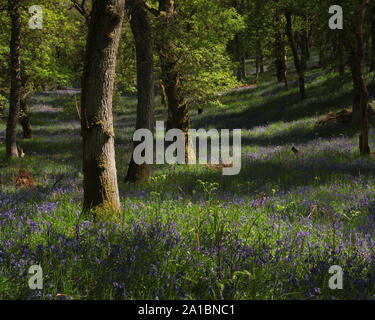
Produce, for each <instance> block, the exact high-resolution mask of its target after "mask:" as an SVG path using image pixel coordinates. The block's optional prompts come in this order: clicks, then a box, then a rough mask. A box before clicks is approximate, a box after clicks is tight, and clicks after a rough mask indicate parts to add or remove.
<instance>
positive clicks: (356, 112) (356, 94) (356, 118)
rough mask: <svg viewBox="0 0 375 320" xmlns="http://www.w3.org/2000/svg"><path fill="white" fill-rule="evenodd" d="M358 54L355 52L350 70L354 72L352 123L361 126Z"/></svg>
mask: <svg viewBox="0 0 375 320" xmlns="http://www.w3.org/2000/svg"><path fill="white" fill-rule="evenodd" d="M356 60H357V58H356V53H355V52H353V53H352V55H351V64H350V70H351V72H352V79H353V106H352V123H353V124H354V125H358V126H359V125H360V104H361V92H360V87H359V82H358V79H357V76H358V72H357V68H358V64H357V61H356Z"/></svg>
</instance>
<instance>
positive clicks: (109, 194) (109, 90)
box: [81, 0, 125, 212]
mask: <svg viewBox="0 0 375 320" xmlns="http://www.w3.org/2000/svg"><path fill="white" fill-rule="evenodd" d="M124 10H125V1H124V0H94V1H93V7H92V11H91V17H90V24H89V32H88V37H87V44H86V57H85V66H84V71H83V78H82V95H81V105H82V116H81V121H82V123H81V126H82V137H83V176H84V179H83V189H84V202H83V211H84V212H85V211H88V210H90V209H92V208H97V207H99V208H100V207H104V208H105V209H108V210H114V211H118V210H119V209H120V199H119V192H118V185H117V173H116V163H115V149H114V131H113V115H112V96H113V91H114V78H115V69H116V56H117V51H118V44H119V38H120V34H121V28H122V21H123V17H124Z"/></svg>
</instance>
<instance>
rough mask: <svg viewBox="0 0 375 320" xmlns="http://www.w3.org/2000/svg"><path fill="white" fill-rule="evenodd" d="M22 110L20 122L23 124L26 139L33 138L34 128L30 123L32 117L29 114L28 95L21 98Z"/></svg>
mask: <svg viewBox="0 0 375 320" xmlns="http://www.w3.org/2000/svg"><path fill="white" fill-rule="evenodd" d="M20 108H21V112H20V117H19V120H20V123H21V126H22V131H23V137H24V139H31V138H32V137H33V128H32V126H31V123H30V118H29V114H28V108H27V103H26V97H22V98H21V107H20Z"/></svg>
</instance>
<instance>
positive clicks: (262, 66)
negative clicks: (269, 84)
mask: <svg viewBox="0 0 375 320" xmlns="http://www.w3.org/2000/svg"><path fill="white" fill-rule="evenodd" d="M259 72H260V74H263V73H264V63H263V52H261V54H260V56H259Z"/></svg>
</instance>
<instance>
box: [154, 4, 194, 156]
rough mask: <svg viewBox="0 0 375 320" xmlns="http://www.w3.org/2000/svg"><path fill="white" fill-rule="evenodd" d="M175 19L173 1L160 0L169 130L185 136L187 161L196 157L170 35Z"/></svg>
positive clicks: (161, 54) (160, 43)
mask: <svg viewBox="0 0 375 320" xmlns="http://www.w3.org/2000/svg"><path fill="white" fill-rule="evenodd" d="M174 18H175V7H174V1H173V0H159V19H160V21H161V22H162V28H163V30H161V32H160V34H159V36H158V40H157V49H158V53H159V59H160V64H161V70H162V81H163V84H164V86H165V92H166V95H167V100H168V120H167V130H170V129H180V130H182V131H183V132H184V134H185V161H186V163H188V161H189V158H192V157H195V155H194V154H193V152H190V153H189V138H188V131H189V129H190V117H189V108H188V104H187V101H186V98H185V93H184V91H183V87H182V84H181V74H180V71H179V70H178V58H177V56H176V53H175V46H174V43H173V41H171V40H170V39H168V35H169V34H171V33H172V32H173V30H172V28H171V27H170V24H169V22H170V20H171V19H174ZM190 151H192V149H191V148H190Z"/></svg>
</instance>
